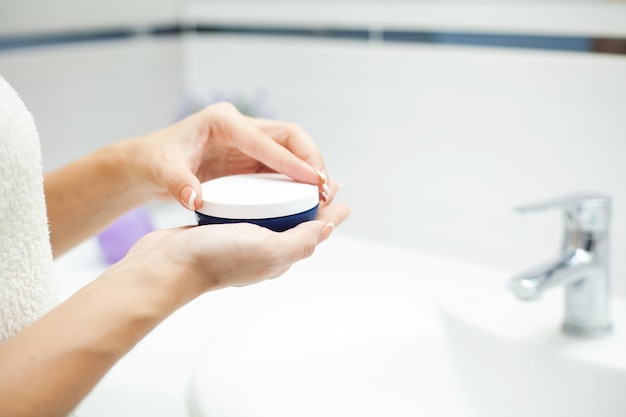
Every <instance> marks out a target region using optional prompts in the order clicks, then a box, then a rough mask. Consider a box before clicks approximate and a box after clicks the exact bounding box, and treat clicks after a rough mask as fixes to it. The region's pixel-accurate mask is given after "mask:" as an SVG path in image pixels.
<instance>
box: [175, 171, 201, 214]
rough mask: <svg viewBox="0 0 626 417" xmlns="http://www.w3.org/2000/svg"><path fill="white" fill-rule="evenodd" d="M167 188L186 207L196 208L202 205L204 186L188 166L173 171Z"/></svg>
mask: <svg viewBox="0 0 626 417" xmlns="http://www.w3.org/2000/svg"><path fill="white" fill-rule="evenodd" d="M167 189H168V191H169V192H170V194H171V195H172V196H173V197H174V198H175V199H176V200H177V201H178V202H179V203H180V204H181V205H182V206H183V207H185V208H187V209H189V210H196V209H197V208H199V207H200V206H201V205H202V188H201V187H200V181H198V178H197V177H196V176H195V175H194V174H193V173H192V172H191V171H189V169H187V168H182V167H181V168H179V169H175V170H173V171H171V173H170V178H169V180H168V184H167Z"/></svg>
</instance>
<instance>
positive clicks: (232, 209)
mask: <svg viewBox="0 0 626 417" xmlns="http://www.w3.org/2000/svg"><path fill="white" fill-rule="evenodd" d="M318 204H319V190H318V187H317V186H316V185H311V184H304V183H300V182H296V181H294V180H293V179H291V178H289V177H288V176H286V175H283V174H273V173H267V174H241V175H229V176H226V177H220V178H216V179H214V180H211V181H207V182H205V183H203V184H202V207H200V208H199V209H198V210H196V211H197V212H198V213H201V214H204V215H207V216H212V217H221V218H224V219H269V218H275V217H283V216H291V215H293V214H298V213H302V212H305V211H307V210H310V209H312V208H314V207H315V206H317V205H318Z"/></svg>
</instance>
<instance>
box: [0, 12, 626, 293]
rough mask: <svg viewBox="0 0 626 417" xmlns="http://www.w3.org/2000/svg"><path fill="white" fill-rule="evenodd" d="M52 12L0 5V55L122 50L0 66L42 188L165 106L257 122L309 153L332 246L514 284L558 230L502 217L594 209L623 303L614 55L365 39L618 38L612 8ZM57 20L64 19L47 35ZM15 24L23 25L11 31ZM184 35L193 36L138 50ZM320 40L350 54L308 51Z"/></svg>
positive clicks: (168, 113)
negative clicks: (576, 196)
mask: <svg viewBox="0 0 626 417" xmlns="http://www.w3.org/2000/svg"><path fill="white" fill-rule="evenodd" d="M64 1H66V2H67V3H63V2H61V3H54V4H57V6H58V7H57V8H56V9H55V8H54V6H53V5H52V4H53V3H51V2H46V4H45V5H42V4H35V2H32V1H31V0H27V2H22V1H19V2H18V1H7V2H3V3H2V5H0V10H1V11H2V12H0V36H1V37H2V38H6V37H7V36H14V35H20V36H21V35H24V34H26V35H30V34H38V33H55V32H63V31H70V32H71V31H78V32H81V31H85V30H88V29H90V28H91V29H93V28H95V29H97V30H105V31H106V30H109V29H111V28H116V27H122V28H126V29H133V28H134V29H136V31H137V33H139V35H133V36H127V37H124V38H122V39H109V40H104V41H103V40H93V41H89V42H76V43H70V44H56V45H53V46H48V47H28V48H15V49H5V50H1V51H0V74H2V75H3V76H4V77H5V78H7V79H8V80H9V82H11V83H12V84H13V85H14V87H15V88H16V89H17V90H18V91H19V92H20V93H21V95H22V97H23V99H24V101H25V102H26V103H27V105H28V106H29V108H30V109H31V111H32V112H33V113H34V115H35V117H36V120H37V124H38V128H39V131H40V135H41V138H42V148H43V154H44V165H45V168H46V169H47V170H48V169H53V168H55V167H57V166H59V165H61V164H64V163H66V162H68V161H70V160H72V159H75V158H76V157H78V156H80V155H83V154H85V153H87V152H89V151H91V150H94V149H96V148H98V147H100V146H102V145H103V144H105V143H108V142H110V141H112V140H117V139H119V138H124V137H127V136H131V135H135V134H140V133H144V132H147V131H150V130H153V129H156V128H158V127H160V126H163V125H165V124H167V123H169V122H171V121H172V120H173V119H174V118H175V117H176V114H177V113H178V111H179V109H180V107H181V100H182V92H183V91H184V92H186V97H187V98H189V97H190V96H192V95H193V96H194V97H195V98H196V99H197V100H198V101H199V102H209V101H212V100H214V99H216V98H220V97H228V98H234V99H244V100H248V101H251V102H255V103H258V102H260V107H259V109H258V110H259V111H261V112H263V114H266V115H267V114H269V115H273V116H275V117H279V118H283V119H287V120H293V121H297V122H299V123H300V124H302V125H303V126H304V127H305V128H306V129H307V130H308V131H309V132H311V134H312V135H313V136H314V138H315V139H316V140H317V141H318V143H319V145H320V147H321V148H322V150H323V152H324V154H325V156H326V159H327V164H328V167H329V172H330V174H331V175H332V176H333V177H334V178H336V179H337V180H339V181H341V182H342V183H343V189H342V191H341V194H340V196H339V198H340V199H343V200H345V201H347V202H349V203H350V204H351V205H352V206H353V209H354V212H353V215H352V217H351V218H350V220H349V221H348V222H347V223H346V225H345V226H344V227H342V230H343V231H344V232H346V233H352V234H357V235H361V236H364V237H368V238H375V239H381V240H384V241H388V242H390V243H395V244H402V245H411V246H414V247H417V248H420V249H424V250H430V251H436V252H439V253H443V254H447V255H450V256H454V257H460V258H464V259H468V260H472V261H475V262H480V263H485V264H490V265H495V266H498V267H501V268H503V269H504V270H506V271H518V270H521V269H524V268H526V267H528V266H530V265H533V264H535V263H537V262H538V261H540V260H543V259H546V258H548V257H551V256H553V255H555V254H556V253H557V252H558V246H559V239H560V234H561V225H560V217H559V215H558V213H557V212H549V213H545V214H541V215H533V216H521V215H518V214H515V213H513V211H512V207H514V206H516V205H520V204H524V203H529V202H533V201H537V200H541V199H544V198H551V197H555V196H559V195H562V194H564V193H570V192H579V191H591V192H602V193H607V194H609V195H611V196H612V198H613V201H614V217H613V228H612V232H613V243H614V251H613V261H612V262H613V272H614V276H615V287H616V289H617V291H618V292H620V293H622V294H624V295H626V257H624V256H622V254H624V253H626V189H625V187H624V183H625V182H626V168H625V166H624V163H623V161H622V159H623V157H622V155H625V154H626V130H625V129H624V126H623V124H624V123H623V121H624V114H626V76H625V74H626V58H624V55H616V54H602V53H585V52H565V51H550V50H538V49H524V48H515V49H512V48H495V47H479V46H460V45H451V44H433V43H419V42H387V41H385V42H383V41H381V33H382V30H383V29H392V30H396V31H401V32H402V31H409V32H410V31H414V32H424V31H425V32H432V31H454V30H456V31H465V32H468V33H526V34H528V33H530V34H544V35H551V36H555V35H558V36H560V35H566V36H572V37H576V36H588V35H591V36H596V37H618V38H626V6H625V5H624V4H623V3H621V4H620V3H618V2H572V3H573V4H568V5H558V4H554V3H552V4H543V3H542V2H531V3H528V4H521V3H519V2H500V3H491V4H489V5H476V4H470V3H471V2H460V3H462V4H455V2H445V1H443V2H434V1H433V2H408V1H394V2H365V3H359V2H357V1H341V2H323V3H308V2H280V3H276V4H274V3H267V2H261V1H256V2H252V3H244V2H241V1H237V2H234V3H233V2H229V3H228V4H225V3H223V2H216V1H205V2H197V1H191V0H190V1H187V2H185V4H182V3H179V2H178V0H163V1H160V2H155V3H154V4H153V5H152V3H151V5H152V6H147V5H146V4H144V3H145V2H140V3H137V4H135V3H133V5H132V6H128V7H126V6H124V7H114V8H112V9H115V10H117V11H116V12H112V11H111V10H109V11H108V12H107V11H100V12H97V13H95V11H97V10H99V9H97V8H96V9H93V7H95V6H87V5H86V4H88V3H83V2H79V3H81V4H74V3H72V2H71V1H73V0H64ZM437 3H439V4H437ZM592 3H597V4H596V5H594V4H592ZM63 4H65V5H66V6H67V7H68V8H71V9H72V10H78V11H79V12H77V13H70V14H71V16H66V17H59V14H62V13H59V12H60V11H63V10H64V9H63V7H61V6H62V5H63ZM89 4H91V3H89ZM103 4H104V3H103ZM16 5H18V6H16ZM59 5H61V6H59ZM9 6H10V7H11V8H7V7H9ZM26 6H29V7H26ZM70 6H71V7H70ZM183 6H184V7H183ZM90 7H91V8H90ZM127 9H128V10H127ZM7 10H9V11H10V12H11V13H12V14H11V13H5V12H6V11H7ZM16 10H17V12H16ZM30 10H37V11H38V12H39V14H38V16H37V17H32V20H30V23H29V19H30V18H29V14H28V13H27V12H28V11H30ZM127 11H128V12H127ZM142 11H145V14H144V13H143V12H142ZM16 13H17V14H16ZM7 16H9V18H8V17H7ZM55 16H56V17H58V19H57V18H56V17H55ZM98 16H100V17H98ZM52 17H55V18H52ZM20 22H21V23H20ZM195 23H197V24H199V25H201V26H202V25H204V26H205V27H206V28H209V30H207V31H206V32H202V33H191V32H189V31H186V32H184V33H183V34H182V35H180V36H179V35H178V34H176V33H174V34H172V35H171V36H163V35H159V36H155V35H154V34H150V33H148V32H150V28H154V27H155V26H159V25H162V24H163V25H166V26H167V25H175V26H176V25H181V27H186V25H192V24H195ZM228 26H234V27H246V26H254V27H268V28H276V27H279V28H280V27H283V28H290V29H296V30H299V29H304V30H305V32H307V31H308V32H307V33H304V35H305V36H301V35H303V34H298V33H293V32H292V33H291V35H289V36H283V35H281V36H269V35H268V34H267V33H266V34H264V35H259V34H255V33H252V34H250V33H249V34H247V35H245V34H243V33H239V34H232V33H229V32H228V31H223V30H221V29H223V28H224V27H228ZM146 28H147V29H148V31H147V32H146V34H145V35H141V33H144V31H146ZM216 28H217V29H220V30H214V29H216ZM329 29H333V30H335V29H345V30H357V31H360V30H363V29H364V30H365V31H366V32H367V35H366V37H365V38H360V39H345V38H344V39H341V37H337V36H335V37H332V36H331V37H324V36H309V35H310V34H311V33H313V34H314V35H315V33H316V31H321V32H322V34H323V33H324V31H327V30H329ZM368 36H369V40H368V39H367V37H368ZM2 38H0V40H2ZM356 38H358V36H357V37H356ZM181 42H182V43H181ZM381 279H384V277H381ZM503 279H505V277H503ZM501 284H503V283H494V285H501Z"/></svg>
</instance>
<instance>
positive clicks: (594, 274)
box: [507, 194, 612, 338]
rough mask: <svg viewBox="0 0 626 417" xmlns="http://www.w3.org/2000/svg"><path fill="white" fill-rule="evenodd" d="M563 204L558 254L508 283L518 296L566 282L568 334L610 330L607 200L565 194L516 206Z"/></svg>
mask: <svg viewBox="0 0 626 417" xmlns="http://www.w3.org/2000/svg"><path fill="white" fill-rule="evenodd" d="M553 208H559V209H563V220H564V227H565V235H564V239H563V244H562V248H561V249H562V251H561V256H560V257H559V258H558V259H556V260H554V261H552V262H548V263H546V264H545V265H542V266H540V267H537V268H533V269H531V270H528V271H526V272H524V273H522V274H520V275H518V276H516V277H514V278H513V279H511V280H510V281H509V282H508V285H507V286H508V288H509V289H510V290H511V291H512V292H513V294H515V296H516V297H517V298H519V299H521V300H535V299H538V298H539V297H540V296H541V294H542V293H543V291H545V290H546V289H548V288H551V287H555V286H558V285H564V286H565V322H564V324H563V331H564V332H565V333H568V334H572V335H576V336H580V337H585V338H592V337H600V336H605V335H608V334H610V333H611V331H612V324H611V318H610V313H609V281H610V274H609V220H610V215H611V201H610V199H609V198H608V197H606V196H601V195H593V194H592V195H575V196H567V197H563V198H560V199H556V200H553V201H547V202H544V203H540V204H533V205H529V206H525V207H519V208H517V209H516V210H517V211H519V212H522V213H526V212H535V211H543V210H546V209H553Z"/></svg>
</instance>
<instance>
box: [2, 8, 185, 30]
mask: <svg viewBox="0 0 626 417" xmlns="http://www.w3.org/2000/svg"><path fill="white" fill-rule="evenodd" d="M182 3H183V0H133V1H124V0H107V1H96V0H46V1H41V0H2V2H1V3H0V36H15V35H24V34H26V35H32V34H37V33H45V34H48V33H52V32H66V33H67V32H76V31H80V30H93V29H96V28H97V29H102V28H113V27H115V28H123V27H127V26H133V27H135V28H142V27H146V26H149V25H154V24H162V23H168V24H169V23H171V22H172V21H173V20H174V19H176V18H177V17H178V13H179V11H180V6H181V4H182Z"/></svg>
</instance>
